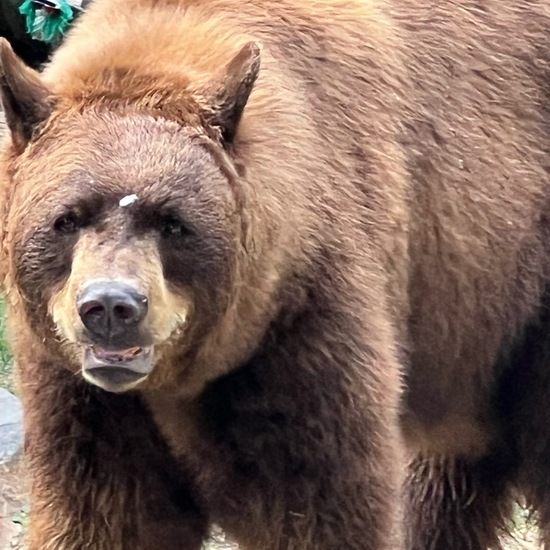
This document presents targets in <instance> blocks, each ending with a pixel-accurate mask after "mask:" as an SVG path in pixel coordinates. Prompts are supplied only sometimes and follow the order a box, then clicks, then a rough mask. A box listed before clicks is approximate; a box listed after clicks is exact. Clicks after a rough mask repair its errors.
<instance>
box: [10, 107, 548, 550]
mask: <svg viewBox="0 0 550 550" xmlns="http://www.w3.org/2000/svg"><path fill="white" fill-rule="evenodd" d="M4 127H5V126H4V121H3V116H2V112H1V110H0V136H1V135H2V133H3V129H4ZM0 341H1V335H0ZM1 386H4V387H7V388H9V389H10V390H11V391H14V389H13V381H12V379H11V373H9V372H2V370H1V369H0V550H10V549H11V550H23V549H24V544H23V536H24V530H25V525H26V521H27V514H28V501H27V495H26V490H27V487H26V474H25V466H24V461H23V459H22V456H21V450H20V448H19V447H20V443H21V425H20V408H19V407H20V406H19V403H18V401H17V399H16V398H14V397H12V396H11V394H10V395H6V394H7V392H6V391H5V390H2V388H1ZM10 457H11V458H10ZM514 523H515V526H516V529H515V530H514V534H513V538H511V539H509V540H507V541H506V542H505V547H506V550H537V549H539V548H540V545H539V544H538V543H537V532H536V529H535V528H533V526H532V525H531V524H530V522H529V521H528V520H526V518H525V513H524V512H523V511H522V510H521V509H519V508H518V513H517V514H516V517H515V522H514ZM204 550H238V547H237V546H236V545H235V544H231V543H230V542H229V541H226V540H225V537H224V534H223V533H222V532H220V531H218V530H214V533H213V537H212V540H211V541H209V542H208V543H207V544H206V546H205V549H204Z"/></svg>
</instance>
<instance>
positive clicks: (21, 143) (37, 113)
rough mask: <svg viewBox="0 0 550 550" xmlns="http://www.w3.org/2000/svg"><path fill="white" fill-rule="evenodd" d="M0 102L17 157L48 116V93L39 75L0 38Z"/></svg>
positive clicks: (49, 95) (50, 104)
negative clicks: (37, 127) (36, 128)
mask: <svg viewBox="0 0 550 550" xmlns="http://www.w3.org/2000/svg"><path fill="white" fill-rule="evenodd" d="M0 99H1V100H2V105H3V106H4V113H5V116H6V123H7V125H8V128H9V130H10V132H11V137H12V140H13V144H14V146H15V147H16V149H17V150H18V153H20V152H22V151H23V149H25V147H26V146H27V144H28V142H29V141H30V139H31V136H32V133H33V130H34V129H35V127H36V126H37V125H38V124H40V123H41V122H43V121H45V120H46V119H47V118H48V117H49V115H50V114H51V111H52V102H51V93H50V91H49V90H48V88H47V87H46V86H45V85H44V83H43V82H42V80H41V79H40V76H39V74H38V73H37V72H36V71H34V70H33V69H31V68H29V67H27V66H26V65H25V64H24V63H23V61H21V60H20V59H19V58H18V57H17V56H16V55H15V53H14V51H13V50H12V48H11V46H10V44H9V42H8V41H7V40H6V39H5V38H0Z"/></svg>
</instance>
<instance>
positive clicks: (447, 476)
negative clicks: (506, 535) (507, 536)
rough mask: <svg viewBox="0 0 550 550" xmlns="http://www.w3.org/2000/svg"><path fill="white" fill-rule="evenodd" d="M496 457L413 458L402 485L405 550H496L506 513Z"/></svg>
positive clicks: (503, 475) (504, 480) (502, 469)
mask: <svg viewBox="0 0 550 550" xmlns="http://www.w3.org/2000/svg"><path fill="white" fill-rule="evenodd" d="M507 474H508V469H507V467H506V461H503V460H502V457H501V456H497V455H494V456H493V457H491V458H485V459H482V460H480V461H478V462H468V461H467V460H466V459H460V458H454V457H442V456H423V457H419V458H417V459H416V460H415V461H414V462H413V463H412V464H411V466H410V468H409V475H408V481H407V493H408V502H407V504H406V507H405V510H406V513H407V515H408V522H407V523H408V525H407V527H408V546H407V547H408V549H409V550H487V549H488V548H491V549H492V550H498V549H500V548H501V546H500V543H499V534H500V533H501V532H504V529H505V521H506V519H507V518H508V516H509V512H510V508H511V502H512V499H511V496H510V493H509V483H508V475H507Z"/></svg>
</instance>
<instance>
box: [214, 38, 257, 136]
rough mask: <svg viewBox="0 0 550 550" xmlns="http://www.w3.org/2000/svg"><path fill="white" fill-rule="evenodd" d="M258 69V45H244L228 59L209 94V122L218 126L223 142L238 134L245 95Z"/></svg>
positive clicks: (248, 93)
mask: <svg viewBox="0 0 550 550" xmlns="http://www.w3.org/2000/svg"><path fill="white" fill-rule="evenodd" d="M259 72H260V48H259V47H258V45H257V44H256V43H255V42H248V43H247V44H245V45H244V46H243V47H242V48H241V50H240V51H239V53H237V55H235V57H234V58H233V59H232V60H231V61H230V62H229V64H228V65H227V66H226V68H225V70H224V71H223V73H222V74H221V75H220V77H219V78H216V79H215V84H214V86H213V87H211V88H210V89H211V90H212V93H209V94H208V96H209V97H208V98H207V102H208V116H207V118H208V122H209V124H211V125H212V126H215V127H217V128H219V130H220V132H221V136H222V140H223V142H224V144H231V142H232V141H233V139H234V138H235V134H236V133H237V127H238V125H239V122H240V120H241V116H242V114H243V111H244V108H245V107H246V104H247V102H248V98H249V97H250V94H251V92H252V89H253V88H254V84H255V82H256V79H257V78H258V74H259Z"/></svg>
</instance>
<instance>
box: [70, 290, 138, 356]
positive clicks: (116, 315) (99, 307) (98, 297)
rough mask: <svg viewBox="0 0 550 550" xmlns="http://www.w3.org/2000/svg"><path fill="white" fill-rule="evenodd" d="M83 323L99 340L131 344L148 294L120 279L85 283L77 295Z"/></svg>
mask: <svg viewBox="0 0 550 550" xmlns="http://www.w3.org/2000/svg"><path fill="white" fill-rule="evenodd" d="M77 309H78V314H79V315H80V318H81V319H82V323H83V324H84V326H85V327H86V328H87V329H88V331H89V332H90V334H91V336H92V337H94V339H97V340H98V343H101V344H105V345H109V346H112V345H116V344H117V342H118V341H120V342H121V343H122V342H124V343H125V344H130V345H131V344H132V342H130V341H127V340H132V339H133V337H134V336H135V335H136V328H137V326H138V325H139V323H140V322H141V321H142V320H143V319H144V318H145V316H146V315H147V298H146V297H145V296H143V295H141V294H139V293H138V292H137V290H136V289H135V288H133V287H132V286H131V285H129V284H127V283H123V282H119V281H93V282H91V283H88V284H87V285H86V286H85V287H84V288H83V289H82V290H81V291H80V292H79V295H78V298H77Z"/></svg>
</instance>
